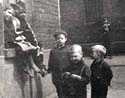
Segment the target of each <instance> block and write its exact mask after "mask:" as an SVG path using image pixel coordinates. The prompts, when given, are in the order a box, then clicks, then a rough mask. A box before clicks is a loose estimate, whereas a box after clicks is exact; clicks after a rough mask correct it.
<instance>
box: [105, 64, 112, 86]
mask: <svg viewBox="0 0 125 98" xmlns="http://www.w3.org/2000/svg"><path fill="white" fill-rule="evenodd" d="M106 74H107V75H106V78H107V83H108V85H110V82H111V80H112V78H113V72H112V70H111V67H110V66H109V65H108V66H107V67H106Z"/></svg>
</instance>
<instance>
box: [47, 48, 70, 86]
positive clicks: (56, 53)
mask: <svg viewBox="0 0 125 98" xmlns="http://www.w3.org/2000/svg"><path fill="white" fill-rule="evenodd" d="M68 49H69V47H68V46H64V47H62V48H54V49H52V50H51V51H50V55H49V62H48V72H49V73H52V81H53V83H54V84H55V83H56V82H57V81H60V79H61V73H62V72H63V69H65V68H66V67H67V66H69V65H70V63H69V58H68Z"/></svg>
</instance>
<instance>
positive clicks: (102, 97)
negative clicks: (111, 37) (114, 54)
mask: <svg viewBox="0 0 125 98" xmlns="http://www.w3.org/2000/svg"><path fill="white" fill-rule="evenodd" d="M105 54H106V48H105V47H104V46H102V45H94V46H92V58H93V59H94V61H93V63H92V64H91V98H107V91H108V86H109V85H110V81H111V79H112V77H113V74H112V70H111V68H110V66H109V65H108V64H107V63H106V62H105V61H104V56H105Z"/></svg>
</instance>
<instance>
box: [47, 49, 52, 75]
mask: <svg viewBox="0 0 125 98" xmlns="http://www.w3.org/2000/svg"><path fill="white" fill-rule="evenodd" d="M52 69H53V54H52V51H50V54H49V62H48V70H47V71H48V73H50V72H51V71H52Z"/></svg>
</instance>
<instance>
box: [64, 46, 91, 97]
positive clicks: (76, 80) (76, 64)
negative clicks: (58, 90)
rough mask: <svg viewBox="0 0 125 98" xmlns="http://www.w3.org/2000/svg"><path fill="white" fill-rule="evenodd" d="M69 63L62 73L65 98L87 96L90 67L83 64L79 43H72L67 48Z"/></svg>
mask: <svg viewBox="0 0 125 98" xmlns="http://www.w3.org/2000/svg"><path fill="white" fill-rule="evenodd" d="M69 58H70V63H71V65H70V66H69V67H68V68H67V69H65V70H66V72H64V74H63V81H64V84H63V85H64V86H65V87H64V89H63V92H64V94H65V96H67V97H66V98H87V88H86V86H87V84H88V83H89V81H90V68H89V67H88V66H86V65H85V64H84V61H83V52H82V47H81V46H80V45H72V46H71V48H70V50H69Z"/></svg>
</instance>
